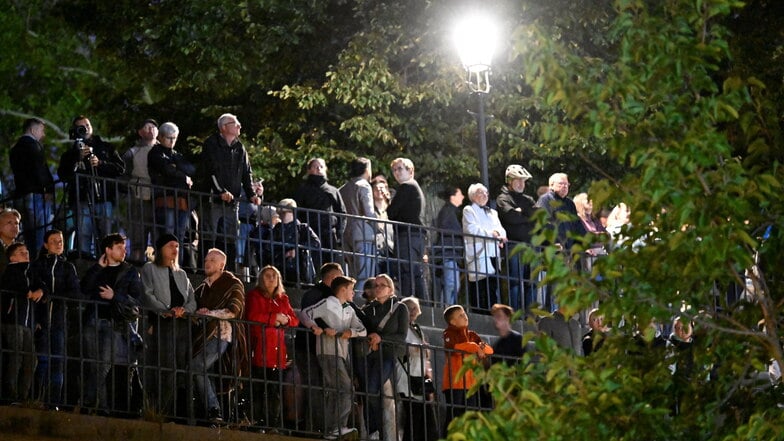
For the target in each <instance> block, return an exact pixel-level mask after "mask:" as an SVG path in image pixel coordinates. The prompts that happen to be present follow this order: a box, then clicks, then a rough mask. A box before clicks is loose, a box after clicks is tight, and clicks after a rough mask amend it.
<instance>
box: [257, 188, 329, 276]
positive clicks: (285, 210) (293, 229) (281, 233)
mask: <svg viewBox="0 0 784 441" xmlns="http://www.w3.org/2000/svg"><path fill="white" fill-rule="evenodd" d="M296 208H297V203H296V202H295V201H294V199H283V200H282V201H280V208H279V209H278V213H279V214H280V223H278V224H277V225H275V227H273V228H272V237H271V240H270V244H269V246H270V249H271V252H270V253H269V254H270V255H271V256H272V262H273V266H275V268H277V269H278V270H279V271H280V272H281V274H283V279H284V280H285V281H286V282H288V283H298V282H299V283H313V281H314V279H315V277H316V269H315V266H314V264H313V258H312V257H311V256H312V255H313V253H314V252H316V251H318V250H319V248H320V247H321V243H320V241H319V238H318V236H317V235H316V233H315V232H314V231H313V229H311V228H310V226H309V225H308V224H303V223H301V222H300V221H299V220H297V219H295V217H294V211H293V210H294V209H296Z"/></svg>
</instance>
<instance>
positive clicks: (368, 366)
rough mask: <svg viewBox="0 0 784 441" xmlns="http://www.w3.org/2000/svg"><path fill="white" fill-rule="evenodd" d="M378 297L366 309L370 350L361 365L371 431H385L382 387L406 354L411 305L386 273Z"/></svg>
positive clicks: (380, 280) (377, 284)
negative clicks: (402, 299)
mask: <svg viewBox="0 0 784 441" xmlns="http://www.w3.org/2000/svg"><path fill="white" fill-rule="evenodd" d="M373 287H374V289H375V294H376V297H375V298H374V299H373V301H371V302H370V303H368V304H367V305H365V306H364V307H363V308H362V312H363V313H364V318H362V321H363V323H364V324H365V327H366V328H367V331H368V342H369V343H368V344H369V350H368V354H367V357H366V358H365V360H363V362H361V363H360V364H359V366H358V367H357V368H358V371H359V372H358V376H359V378H360V387H361V388H362V389H363V390H364V391H365V392H366V393H367V397H368V398H367V400H368V402H367V403H366V406H365V412H366V413H365V421H366V423H367V432H368V434H371V435H372V434H373V433H374V432H376V431H379V432H380V431H382V399H381V390H382V388H383V386H384V383H386V382H387V380H390V379H391V378H392V373H393V371H394V368H395V360H396V359H397V358H399V357H403V356H404V355H405V354H406V336H407V335H408V320H409V315H408V308H407V307H406V306H405V305H404V304H402V303H400V302H399V301H398V299H397V297H395V284H394V282H393V281H392V278H391V277H389V276H388V275H386V274H379V275H377V276H376V278H375V281H374V285H373Z"/></svg>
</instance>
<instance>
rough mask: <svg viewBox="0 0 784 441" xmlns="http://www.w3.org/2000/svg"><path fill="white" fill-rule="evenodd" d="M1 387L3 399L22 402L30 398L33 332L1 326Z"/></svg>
mask: <svg viewBox="0 0 784 441" xmlns="http://www.w3.org/2000/svg"><path fill="white" fill-rule="evenodd" d="M2 329H3V351H4V352H5V354H4V355H5V357H6V360H5V366H4V369H3V387H4V389H5V397H7V398H9V399H11V400H14V401H18V402H22V401H25V400H27V399H28V398H29V397H30V388H31V387H32V385H33V374H34V373H35V364H36V357H35V348H34V347H33V330H32V329H30V328H28V327H26V326H20V325H3V327H2Z"/></svg>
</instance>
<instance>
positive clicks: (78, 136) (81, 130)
mask: <svg viewBox="0 0 784 441" xmlns="http://www.w3.org/2000/svg"><path fill="white" fill-rule="evenodd" d="M86 137H87V126H74V127H72V128H71V139H75V140H77V141H79V140H83V139H84V138H86Z"/></svg>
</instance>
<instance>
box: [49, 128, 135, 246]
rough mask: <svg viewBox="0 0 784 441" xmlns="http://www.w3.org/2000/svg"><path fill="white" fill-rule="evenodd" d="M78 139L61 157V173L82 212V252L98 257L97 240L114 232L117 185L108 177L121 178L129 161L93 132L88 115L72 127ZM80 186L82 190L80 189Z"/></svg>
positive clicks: (75, 207) (72, 134) (59, 169)
mask: <svg viewBox="0 0 784 441" xmlns="http://www.w3.org/2000/svg"><path fill="white" fill-rule="evenodd" d="M71 138H73V139H75V142H74V146H73V148H69V149H68V150H66V152H65V153H63V155H62V156H61V157H60V166H59V167H58V168H57V174H58V175H59V176H60V179H61V180H62V181H64V182H66V183H67V185H68V198H69V201H70V204H71V208H72V209H74V210H75V211H78V215H77V218H78V225H77V229H78V232H79V236H78V238H79V251H80V252H81V253H82V255H83V256H89V257H93V258H94V257H95V254H96V252H103V250H100V248H97V247H96V245H97V243H96V242H97V241H98V240H99V239H100V238H101V237H103V236H104V235H106V234H109V232H110V231H112V224H113V222H114V217H113V210H114V202H115V200H116V199H117V185H116V183H114V182H111V181H106V179H104V178H114V179H116V178H119V177H120V176H122V174H123V173H125V163H124V162H123V160H122V158H121V157H120V155H119V154H118V153H117V151H116V150H115V149H114V146H112V145H111V144H109V143H108V142H106V141H104V140H103V139H101V138H100V137H99V136H98V135H95V134H93V126H92V124H90V120H89V119H88V118H87V117H85V116H77V117H76V118H74V120H73V125H72V126H71ZM77 188H78V190H77Z"/></svg>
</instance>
